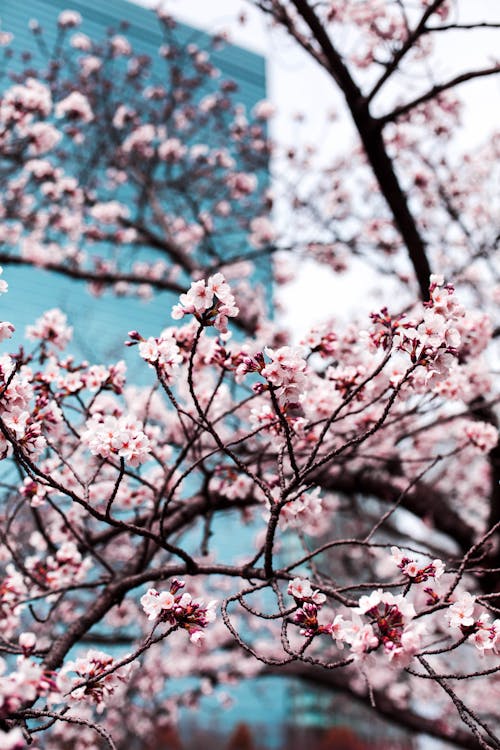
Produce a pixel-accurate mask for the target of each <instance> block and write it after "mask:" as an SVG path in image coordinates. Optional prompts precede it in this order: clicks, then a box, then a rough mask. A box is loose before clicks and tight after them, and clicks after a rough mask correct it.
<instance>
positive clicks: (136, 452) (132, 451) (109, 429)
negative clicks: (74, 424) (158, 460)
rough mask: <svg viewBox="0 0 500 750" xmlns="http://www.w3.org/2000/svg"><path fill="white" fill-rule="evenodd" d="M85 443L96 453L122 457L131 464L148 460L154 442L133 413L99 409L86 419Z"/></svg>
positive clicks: (83, 434) (109, 456) (82, 437)
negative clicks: (124, 413) (129, 415)
mask: <svg viewBox="0 0 500 750" xmlns="http://www.w3.org/2000/svg"><path fill="white" fill-rule="evenodd" d="M85 427H86V429H85V431H84V432H83V433H82V436H81V439H82V443H83V444H84V445H86V446H87V447H88V449H89V450H90V452H91V453H92V454H93V455H94V456H100V457H101V458H113V457H119V458H122V459H124V460H125V461H126V462H127V463H128V464H130V466H138V465H139V464H142V463H144V462H145V461H147V460H148V458H149V455H150V451H151V444H150V441H149V438H148V437H147V435H146V434H145V433H144V431H143V430H142V426H141V424H140V423H139V422H138V420H136V419H134V418H133V417H127V416H124V417H115V416H112V415H109V414H108V415H104V414H102V413H100V412H97V413H95V414H93V415H92V417H90V419H88V420H87V421H86V423H85Z"/></svg>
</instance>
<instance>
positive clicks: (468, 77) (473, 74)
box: [378, 65, 500, 126]
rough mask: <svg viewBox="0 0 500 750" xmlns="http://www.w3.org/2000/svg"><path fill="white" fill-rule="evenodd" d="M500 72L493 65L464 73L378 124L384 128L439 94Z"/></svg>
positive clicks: (379, 120)
mask: <svg viewBox="0 0 500 750" xmlns="http://www.w3.org/2000/svg"><path fill="white" fill-rule="evenodd" d="M499 72H500V65H493V67H491V68H483V69H482V70H473V71H470V72H469V73H462V74H461V75H459V76H455V78H452V79H451V80H449V81H446V82H445V83H440V84H437V85H436V86H433V87H432V88H431V89H430V90H429V91H427V92H426V93H425V94H422V95H421V96H418V97H417V98H416V99H413V100H412V101H411V102H407V103H406V104H402V105H401V106H400V107H396V109H393V110H392V112H389V114H387V115H384V116H383V117H379V118H378V122H379V123H380V124H381V125H382V126H383V125H387V123H388V122H394V120H397V119H398V117H401V116H402V115H405V114H407V113H408V112H410V111H411V110H412V109H414V108H415V107H418V106H419V104H425V102H428V101H430V100H431V99H434V98H435V97H436V96H438V94H441V93H442V92H443V91H448V90H449V89H453V88H455V86H458V85H459V84H461V83H467V81H472V80H474V78H485V77H486V76H492V75H495V74H496V73H499Z"/></svg>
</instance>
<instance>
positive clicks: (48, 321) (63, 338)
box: [26, 308, 73, 350]
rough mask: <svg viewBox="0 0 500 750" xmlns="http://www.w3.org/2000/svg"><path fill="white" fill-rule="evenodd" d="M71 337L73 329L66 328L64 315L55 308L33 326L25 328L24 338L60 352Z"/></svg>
mask: <svg viewBox="0 0 500 750" xmlns="http://www.w3.org/2000/svg"><path fill="white" fill-rule="evenodd" d="M72 335H73V328H72V327H71V326H68V324H67V317H66V315H65V314H64V313H63V312H61V310H58V309H57V308H54V309H52V310H47V312H45V313H44V314H43V315H42V316H41V317H40V318H38V320H37V321H36V322H35V324H34V325H30V326H27V328H26V336H27V338H28V339H30V340H31V341H35V340H37V339H39V340H40V341H42V342H44V343H47V344H51V345H52V346H54V347H55V348H56V349H60V350H61V349H64V348H65V347H66V346H67V345H68V343H69V342H70V341H71V338H72Z"/></svg>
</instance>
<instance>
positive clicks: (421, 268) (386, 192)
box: [289, 0, 431, 299]
mask: <svg viewBox="0 0 500 750" xmlns="http://www.w3.org/2000/svg"><path fill="white" fill-rule="evenodd" d="M292 2H293V4H294V5H295V7H296V8H297V11H298V12H299V14H300V15H301V17H302V18H303V20H304V21H305V22H306V24H307V25H308V26H309V29H310V30H311V33H312V34H313V36H314V38H315V39H316V41H317V42H318V44H319V45H320V47H321V49H322V52H323V55H324V57H325V60H326V62H325V63H324V67H325V68H326V69H327V70H328V72H329V73H330V75H331V76H332V78H333V79H334V80H335V81H336V83H337V84H338V86H339V87H340V89H341V90H342V92H343V94H344V96H345V99H346V102H347V105H348V107H349V110H350V112H351V115H352V117H353V120H354V123H355V125H356V128H357V130H358V132H359V135H360V137H361V140H362V142H363V146H364V149H365V153H366V156H367V159H368V162H369V163H370V165H371V167H372V169H373V172H374V174H375V177H376V179H377V182H378V185H379V187H380V190H381V193H382V195H383V196H384V198H385V200H386V202H387V204H388V206H389V208H390V210H391V213H392V216H393V220H394V224H395V226H396V227H397V229H398V230H399V232H400V234H401V236H402V238H403V240H404V243H405V245H406V247H407V250H408V254H409V256H410V260H411V262H412V264H413V268H414V271H415V275H416V277H417V281H418V285H419V287H420V294H421V297H422V298H423V299H428V297H429V277H430V274H431V268H430V264H429V261H428V258H427V255H426V248H425V243H424V241H423V239H422V237H421V235H420V232H419V229H418V227H417V224H416V221H415V219H414V217H413V215H412V214H411V212H410V209H409V207H408V200H407V197H406V195H405V193H404V192H403V190H402V188H401V185H400V184H399V180H398V178H397V176H396V172H395V170H394V165H393V163H392V161H391V159H390V158H389V155H388V154H387V151H386V148H385V144H384V140H383V137H382V129H381V127H380V122H379V121H377V120H376V119H375V118H374V117H372V115H371V114H370V110H369V107H368V101H367V100H366V98H365V97H363V95H362V94H361V91H360V89H359V87H358V86H357V84H356V83H355V82H354V80H353V78H352V77H351V74H350V73H349V71H348V69H347V67H346V65H345V64H344V62H343V60H342V58H341V56H340V54H339V53H338V52H337V50H336V49H335V47H334V46H333V44H332V42H331V40H330V37H329V36H328V34H327V32H326V30H325V28H324V27H323V24H322V23H321V21H320V20H319V18H318V17H317V16H316V14H315V13H314V11H313V9H312V8H311V7H310V6H309V4H308V3H307V1H306V0H292ZM289 31H290V30H289ZM292 33H293V32H292ZM316 59H317V58H316Z"/></svg>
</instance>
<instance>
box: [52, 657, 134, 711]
mask: <svg viewBox="0 0 500 750" xmlns="http://www.w3.org/2000/svg"><path fill="white" fill-rule="evenodd" d="M132 669H133V665H132V664H125V665H120V664H119V663H118V664H117V663H116V660H115V659H114V658H113V657H112V656H110V655H109V654H106V653H104V652H102V651H97V650H94V649H91V650H89V651H88V652H87V654H86V655H85V656H80V657H79V658H77V659H75V660H74V661H69V662H67V663H66V664H65V665H64V667H63V668H62V669H61V670H60V672H59V674H58V676H57V686H58V688H59V690H60V692H61V693H62V694H63V695H65V697H66V698H67V699H68V700H69V701H70V702H71V703H78V702H80V701H84V702H87V701H88V702H90V703H93V704H95V707H96V710H97V712H98V713H102V712H103V711H104V709H105V707H106V705H107V704H108V703H109V701H110V698H111V697H112V696H115V697H116V695H117V694H118V695H119V693H120V690H121V689H122V688H124V686H125V685H126V683H127V681H128V680H129V678H130V674H131V672H132Z"/></svg>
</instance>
